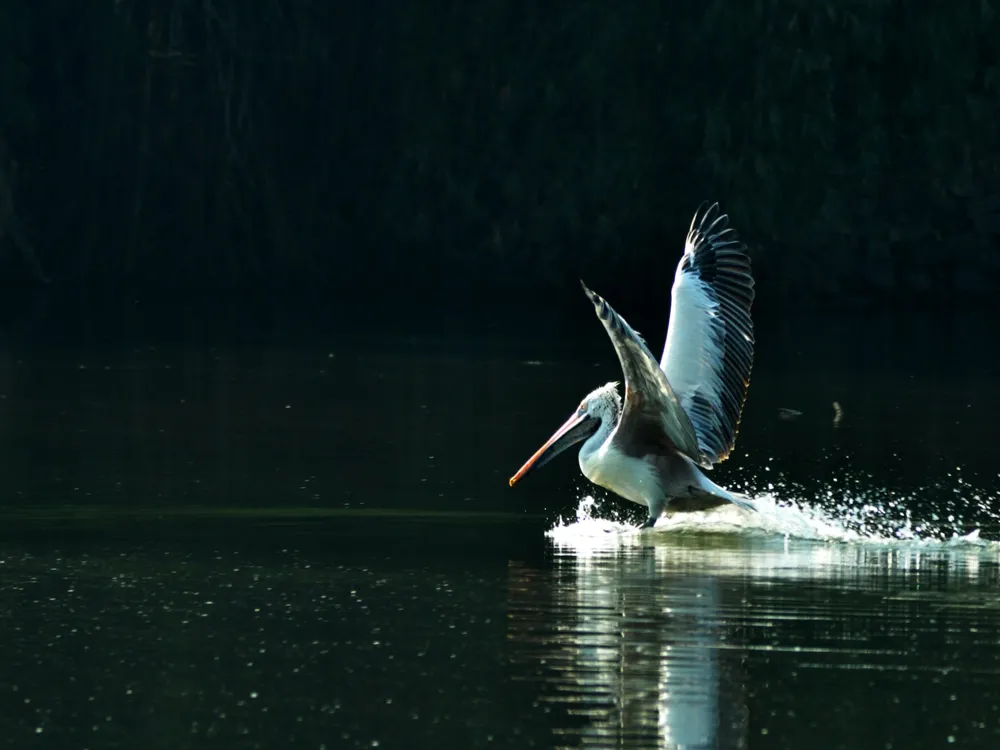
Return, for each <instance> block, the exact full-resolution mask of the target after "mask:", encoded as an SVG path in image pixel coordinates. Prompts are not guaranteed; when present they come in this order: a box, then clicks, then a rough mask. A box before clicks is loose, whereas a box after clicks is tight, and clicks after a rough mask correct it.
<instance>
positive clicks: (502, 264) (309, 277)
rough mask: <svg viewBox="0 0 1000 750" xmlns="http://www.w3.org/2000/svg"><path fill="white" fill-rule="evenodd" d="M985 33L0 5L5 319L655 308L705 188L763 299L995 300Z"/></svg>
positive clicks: (119, 1) (658, 5)
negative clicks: (233, 309)
mask: <svg viewBox="0 0 1000 750" xmlns="http://www.w3.org/2000/svg"><path fill="white" fill-rule="evenodd" d="M998 39H1000V23H998V21H997V15H996V11H995V9H994V7H993V5H992V4H991V3H987V2H983V3H958V4H954V3H947V4H931V3H926V4H913V3H904V2H902V0H865V1H864V2H860V1H853V2H836V3H834V2H826V3H815V2H806V1H805V0H758V1H757V2H732V1H731V0H730V1H729V2H722V1H720V0H716V1H711V2H703V3H678V2H672V1H671V2H668V1H666V0H664V1H663V2H647V3H626V4H621V3H610V2H608V3H601V2H546V3H533V2H518V1H516V0H461V1H460V2H458V1H452V2H448V1H446V0H443V1H442V2H414V1H412V0H409V1H408V0H393V1H392V2H390V1H389V0H371V1H369V2H364V3H331V2H327V1H326V0H33V1H32V2H30V3H26V2H15V1H14V0H5V1H4V2H2V3H0V157H2V158H0V250H2V253H0V281H2V283H3V284H5V286H6V287H7V291H6V293H5V294H4V298H5V302H4V309H5V310H6V317H7V318H8V319H9V316H10V313H11V310H14V311H22V310H23V309H25V306H26V305H29V304H31V301H32V300H34V299H36V298H37V297H38V296H39V295H44V296H46V298H48V299H56V300H63V299H73V300H80V302H81V304H82V305H83V307H82V308H81V309H84V310H92V309H95V308H97V307H100V306H101V305H111V306H112V307H114V304H117V303H111V302H109V300H113V299H118V298H119V297H123V298H135V297H137V296H141V298H142V299H143V300H146V301H152V300H155V299H160V298H162V299H163V300H164V302H165V304H167V305H168V306H169V305H170V304H172V301H177V300H179V299H181V298H184V299H187V300H194V299H201V300H203V301H204V302H206V304H207V302H208V301H212V303H213V304H217V303H218V302H219V300H225V299H230V300H241V302H240V304H243V305H245V307H247V308H250V309H253V308H259V307H262V306H268V305H274V304H278V303H276V302H275V301H276V300H288V302H287V303H284V302H283V303H281V304H287V305H292V306H293V307H294V308H295V309H297V310H302V309H305V308H303V307H302V306H303V305H306V306H307V308H308V306H309V305H312V304H313V303H315V305H317V307H316V308H315V309H309V310H308V311H307V312H305V313H303V316H304V317H310V316H313V315H317V314H327V315H328V314H330V313H331V312H332V313H336V312H337V311H338V310H342V309H344V308H343V307H342V306H343V305H344V304H345V302H348V301H349V302H350V303H351V304H353V305H355V306H361V308H363V309H364V310H366V311H368V312H372V313H374V312H382V313H383V314H385V315H386V316H387V317H388V318H390V319H392V318H393V317H395V318H397V319H398V318H399V317H400V315H399V313H400V310H406V311H407V318H408V319H410V318H411V317H412V316H413V315H415V314H417V313H419V312H421V311H427V310H431V309H437V310H440V309H444V310H451V311H459V310H466V309H469V308H470V307H472V306H478V307H479V308H484V307H485V308H487V309H489V308H490V307H495V306H496V305H497V304H498V300H499V301H500V303H501V304H503V301H504V298H503V297H499V298H498V297H497V296H496V295H498V294H499V295H503V294H511V293H516V294H517V295H518V296H517V297H516V299H517V300H518V301H519V302H521V303H523V304H526V305H531V304H541V303H542V302H544V303H545V304H549V305H555V306H556V307H560V306H564V305H565V304H569V303H570V302H571V303H572V305H573V306H572V309H573V310H574V313H576V312H578V311H579V307H578V304H579V300H578V299H577V297H578V295H579V290H578V288H577V286H576V283H577V281H576V280H577V277H578V276H581V275H582V276H584V277H585V278H587V279H588V280H590V281H591V283H592V285H594V286H595V288H597V289H599V290H600V291H601V292H602V293H604V294H605V295H606V296H608V297H609V298H611V299H615V300H619V304H622V303H621V301H622V300H623V299H627V300H629V302H628V303H627V304H626V305H624V306H625V307H627V308H628V309H629V310H631V311H632V313H633V315H634V316H638V317H639V318H640V319H642V316H644V315H649V314H652V313H655V314H656V315H657V318H659V317H660V316H661V315H662V313H661V310H662V307H663V302H664V298H665V289H666V287H667V286H668V285H669V283H670V282H671V280H672V275H673V269H674V266H675V264H676V261H677V257H678V255H679V253H680V251H681V247H682V242H683V236H684V232H685V231H686V228H687V224H688V222H689V220H690V216H691V214H692V212H693V211H694V209H695V208H696V207H697V205H698V204H699V203H700V202H701V201H702V200H703V199H706V198H707V199H713V200H719V201H721V202H722V205H723V207H724V209H726V210H727V211H728V212H729V213H730V214H731V216H732V218H733V221H734V223H735V225H736V226H737V227H738V228H739V229H740V230H741V232H742V234H743V235H744V237H745V238H746V239H747V241H748V242H749V243H750V244H751V247H752V253H753V258H754V262H755V269H756V274H757V277H758V288H759V290H760V296H759V298H758V300H759V301H758V305H757V315H758V316H767V315H768V314H769V313H770V312H772V311H781V310H787V309H788V308H790V307H795V308H813V309H822V310H831V309H834V310H840V309H845V308H864V309H873V308H886V309H890V310H899V309H903V310H909V309H914V308H929V309H936V310H940V309H949V310H953V309H957V308H976V309H980V308H982V307H983V306H991V305H993V304H994V303H995V302H994V301H995V295H994V293H993V290H994V289H995V288H996V282H997V280H998V277H1000V253H998V252H997V244H998V238H1000V126H998V123H1000V52H998V47H1000V43H998V41H997V40H998ZM43 279H49V280H50V283H48V284H45V283H43V281H42V280H43ZM43 289H44V291H42V290H43ZM510 299H511V298H510V297H507V298H506V301H507V302H508V303H509V301H510ZM291 300H294V303H293V302H292V301H291ZM404 305H405V307H404ZM442 306H443V307H442ZM206 310H207V312H205V313H204V314H201V313H199V317H201V318H205V317H212V313H211V310H210V309H208V308H206ZM114 314H115V315H118V314H119V313H117V312H116V313H114Z"/></svg>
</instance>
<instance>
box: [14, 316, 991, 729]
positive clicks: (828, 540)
mask: <svg viewBox="0 0 1000 750" xmlns="http://www.w3.org/2000/svg"><path fill="white" fill-rule="evenodd" d="M619 307H621V308H626V306H625V305H619ZM622 312H625V313H626V314H627V310H626V309H622ZM593 323H594V325H593V331H592V333H593V336H592V337H591V336H586V335H583V334H582V333H578V334H576V335H575V336H571V337H567V336H563V335H560V334H561V332H560V331H558V330H556V331H554V330H552V329H544V330H543V331H536V332H534V333H533V334H531V335H506V336H505V335H501V334H498V333H496V332H491V333H490V335H488V336H481V337H474V336H470V335H468V334H462V335H458V334H439V335H436V336H434V337H428V336H421V335H412V336H398V335H397V336H388V335H360V334H356V333H353V334H352V335H350V336H346V335H342V334H336V333H331V334H329V335H318V334H315V333H302V334H300V335H298V336H294V335H270V336H264V335H260V336H249V335H248V336H246V337H245V338H244V339H240V338H239V337H236V336H230V337H229V338H228V339H226V338H224V339H223V340H222V341H221V342H219V341H210V340H207V338H208V337H206V339H205V340H194V339H197V337H194V336H192V337H191V338H192V341H188V342H186V343H182V344H177V343H174V344H164V343H162V341H157V340H153V339H154V338H155V337H149V339H148V340H147V339H144V338H143V336H141V335H138V336H133V337H131V338H130V339H128V340H115V341H108V340H105V339H104V338H102V337H101V336H99V335H94V336H93V337H91V338H89V339H86V340H81V341H70V342H64V343H61V344H59V345H54V344H48V345H45V346H42V345H40V344H36V343H31V342H30V341H29V340H26V339H25V338H23V337H22V338H20V339H19V340H18V341H16V342H8V343H7V344H6V345H4V346H2V347H0V462H2V464H0V468H2V471H3V480H2V485H0V486H2V490H3V499H2V509H0V515H2V521H3V523H2V525H0V643H3V645H4V648H3V650H2V652H0V730H2V731H0V744H3V745H5V746H9V747H18V748H31V747H39V748H41V747H73V748H111V747H144V748H147V747H148V748H159V747H163V748H186V747H191V748H201V747H206V748H214V747H218V748H243V747H246V748H253V747H260V748H273V747H282V748H285V747H287V748H298V747H303V748H322V747H325V748H354V747H359V748H361V747H364V748H370V747H383V748H386V747H400V748H414V747H434V748H437V747H442V746H447V747H511V748H524V747H655V748H674V747H678V748H679V747H684V748H702V747H704V748H714V747H719V748H743V747H753V748H770V747H775V748H801V747H812V748H868V747H871V748H930V747H946V746H958V747H984V748H994V747H998V746H1000V744H998V743H1000V632H998V630H1000V598H998V596H997V593H998V588H1000V580H998V579H1000V546H998V545H997V544H996V543H995V541H994V540H997V539H1000V528H998V523H997V514H998V512H1000V500H998V483H1000V479H998V473H997V472H998V470H1000V466H998V463H997V460H996V456H995V448H994V441H995V439H994V437H993V436H994V434H995V425H996V415H997V414H998V413H1000V394H998V393H997V391H996V389H995V386H994V384H995V383H996V382H997V376H998V375H1000V363H998V361H997V355H996V354H995V353H993V352H991V351H988V350H984V348H983V347H982V346H981V343H982V342H983V341H984V340H988V339H987V337H988V335H989V330H988V329H989V326H988V324H986V323H983V322H981V321H978V322H977V321H959V320H952V321H945V322H941V321H938V322H937V323H935V324H934V327H933V328H929V327H928V324H926V321H924V322H921V321H916V320H912V319H910V320H907V321H902V322H900V321H886V320H882V321H874V322H873V321H863V320H860V321H859V320H854V321H846V320H841V321H839V322H831V321H797V322H795V321H793V322H789V323H784V324H782V325H781V326H777V325H772V326H766V325H765V326H762V327H760V328H759V330H758V338H759V339H760V345H759V349H758V356H757V361H756V365H755V369H754V381H753V385H752V386H751V391H750V399H749V401H748V405H747V410H746V413H745V417H744V423H743V428H742V430H741V436H740V441H739V443H738V445H737V451H736V453H735V454H734V456H733V458H732V459H730V461H729V462H727V463H726V464H724V465H722V466H720V467H718V468H717V469H716V470H715V472H714V473H713V479H714V480H716V481H718V482H720V483H722V484H724V485H726V486H731V487H735V488H738V489H742V490H744V491H747V492H749V493H751V494H752V495H754V496H755V497H756V498H757V500H758V502H759V504H760V507H761V509H762V512H761V513H760V514H759V517H755V518H752V519H751V518H749V517H746V516H744V515H742V514H741V513H740V512H737V511H735V509H732V510H731V509H728V508H727V509H722V510H721V511H717V512H714V513H709V514H701V515H695V516H690V517H686V518H678V519H664V520H662V521H661V522H660V524H659V525H658V527H657V528H656V529H654V530H653V531H651V532H644V533H637V532H635V531H634V530H633V528H632V527H633V526H634V525H635V524H636V523H638V522H639V521H640V520H641V514H640V513H639V511H638V509H633V508H629V507H626V506H625V505H624V504H621V503H619V502H618V501H616V500H614V499H613V498H611V497H608V496H607V495H606V494H605V493H603V492H600V491H597V490H596V489H595V488H593V487H592V486H590V485H589V484H588V483H586V481H585V480H583V478H582V477H580V475H579V471H578V469H577V467H576V462H575V460H574V458H570V457H566V458H565V459H560V460H558V461H556V462H553V463H552V464H551V465H549V466H547V467H546V468H545V469H544V470H543V471H540V472H539V473H538V474H537V476H536V475H532V476H531V477H530V478H529V479H528V480H526V481H525V482H524V483H523V484H521V485H518V487H517V488H516V489H513V490H512V489H510V488H508V487H507V482H506V480H507V477H509V476H510V474H511V473H513V471H514V470H516V469H517V467H518V466H519V465H520V464H521V463H522V462H523V460H524V459H525V458H526V457H527V456H528V455H530V454H531V453H532V452H533V451H534V450H535V448H537V447H538V445H539V444H540V443H541V441H542V440H544V439H545V438H546V437H548V435H549V434H550V433H551V432H552V430H554V429H555V427H557V426H558V425H559V424H560V423H561V422H562V421H563V419H564V418H565V417H566V416H567V415H568V413H569V412H570V410H572V408H574V407H575V405H576V404H577V403H578V401H579V399H580V398H581V397H582V396H583V395H585V394H586V393H587V392H588V391H589V390H591V389H592V388H593V387H595V386H597V385H600V384H602V383H604V382H607V381H608V380H615V379H619V378H620V373H619V372H618V369H617V363H616V362H615V359H614V354H613V351H612V349H611V347H610V344H608V342H607V341H606V340H605V339H604V338H603V336H604V334H603V332H602V331H601V330H600V327H599V326H598V325H597V324H596V321H593ZM644 327H648V326H644ZM581 330H583V331H586V330H587V329H583V328H581ZM272 333H273V332H272ZM543 334H544V335H543ZM648 338H649V340H650V342H651V347H652V348H653V349H654V350H656V349H657V348H658V343H659V333H655V334H654V332H653V329H650V330H649V336H648ZM928 341H933V342H935V343H934V346H932V347H929V346H928ZM931 353H933V356H931ZM834 402H836V403H837V405H838V406H837V407H834V405H833V404H834ZM782 410H784V411H782Z"/></svg>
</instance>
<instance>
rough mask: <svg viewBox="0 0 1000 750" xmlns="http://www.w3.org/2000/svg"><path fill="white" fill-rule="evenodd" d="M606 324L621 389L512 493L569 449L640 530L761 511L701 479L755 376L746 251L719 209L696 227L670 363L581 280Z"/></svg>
mask: <svg viewBox="0 0 1000 750" xmlns="http://www.w3.org/2000/svg"><path fill="white" fill-rule="evenodd" d="M580 284H581V286H582V287H583V291H584V293H585V294H586V296H587V298H588V299H589V300H590V302H591V303H592V304H593V306H594V310H595V312H596V314H597V317H598V319H599V320H600V321H601V323H603V325H604V329H605V330H606V331H607V334H608V336H609V337H610V338H611V342H612V343H613V344H614V348H615V351H616V353H617V355H618V360H619V363H620V364H621V368H622V373H623V375H624V380H625V399H624V403H623V402H622V399H621V396H620V395H619V392H618V383H617V382H610V383H607V384H605V385H603V386H601V387H600V388H597V389H595V390H593V391H592V392H591V393H589V394H588V395H587V397H586V398H584V399H583V400H582V401H581V402H580V404H579V406H577V408H576V410H575V411H574V412H573V413H572V415H571V416H570V417H569V419H567V420H566V422H565V423H564V424H563V425H562V426H561V427H560V428H559V429H558V430H556V432H555V433H554V434H553V435H552V437H550V438H549V439H548V440H547V441H546V442H545V443H544V444H543V445H542V447H541V448H539V449H538V450H537V451H536V452H535V453H534V455H532V456H531V458H529V459H528V460H527V461H526V462H525V464H524V465H523V466H522V467H521V468H520V469H519V470H518V471H517V473H516V474H514V476H512V477H511V478H510V480H509V485H510V486H511V487H513V486H514V485H515V484H517V483H518V482H519V481H520V480H522V479H523V478H524V477H525V476H526V475H527V474H528V473H529V472H530V471H532V470H533V469H537V468H540V467H542V466H544V465H545V464H547V463H548V462H549V461H551V460H552V459H553V458H555V457H556V456H557V455H559V454H560V453H562V452H564V451H565V450H567V449H568V448H571V447H572V446H574V445H576V444H578V443H581V442H582V443H583V445H582V447H581V448H580V451H579V464H580V470H581V471H582V473H583V475H584V476H585V477H587V479H589V480H590V481H591V482H593V483H594V484H596V485H598V486H600V487H604V488H605V489H607V490H610V491H611V492H613V493H614V494H616V495H618V496H620V497H622V498H624V499H625V500H629V501H631V502H633V503H636V504H638V505H641V506H645V507H646V509H647V511H648V512H647V516H646V520H645V522H643V523H642V524H641V525H640V527H639V528H640V529H648V528H652V527H653V526H654V525H655V524H656V522H657V520H658V519H659V518H660V516H661V515H662V514H663V513H664V512H670V513H673V512H685V511H692V510H703V509H708V508H713V507H717V506H720V505H725V504H727V503H732V504H734V505H736V506H738V507H740V508H743V509H745V510H748V511H756V510H757V509H756V507H755V506H754V504H753V503H752V501H751V500H750V498H749V497H747V496H745V495H741V494H738V493H735V492H730V491H728V490H725V489H723V488H722V487H720V486H719V485H717V484H715V483H714V482H712V481H711V480H710V479H709V478H708V477H707V476H706V475H705V473H704V472H703V470H710V469H711V468H712V467H713V466H714V465H715V464H718V463H721V462H722V461H725V460H726V459H727V458H728V457H729V455H730V454H731V453H732V451H733V449H734V447H735V445H736V436H737V434H738V432H739V427H740V419H741V416H742V413H743V406H744V404H745V403H746V397H747V391H748V389H749V387H750V373H751V370H752V369H753V356H754V343H755V340H754V329H753V320H752V318H751V315H750V310H751V307H752V306H753V301H754V296H755V291H754V278H753V273H752V271H751V267H750V256H749V254H748V251H747V247H746V245H745V244H744V243H743V241H742V240H741V239H740V237H739V235H738V233H737V232H736V230H735V229H733V228H732V227H730V225H729V216H728V215H727V214H725V213H723V212H722V211H721V210H720V208H719V204H718V203H712V204H711V205H709V204H708V203H707V202H705V203H702V204H701V205H700V206H699V207H698V210H697V211H696V212H695V214H694V217H693V218H692V220H691V226H690V228H689V230H688V233H687V238H686V242H685V246H684V253H683V255H682V256H681V259H680V261H679V262H678V264H677V269H676V272H675V274H674V281H673V286H672V288H671V293H670V297H671V303H670V318H669V321H668V323H667V336H666V341H665V343H664V348H663V355H662V356H661V358H660V360H659V361H657V360H656V358H655V357H654V356H653V354H652V353H651V352H650V350H649V347H648V346H647V345H646V342H645V341H644V340H643V339H642V337H641V336H640V335H639V334H638V333H636V332H635V331H634V330H633V329H632V327H631V326H630V325H629V324H628V323H627V322H626V321H625V319H624V318H622V317H621V316H620V315H619V314H618V313H617V312H615V310H614V309H613V308H612V307H611V305H609V304H608V303H607V301H606V300H604V299H603V298H602V297H601V296H600V295H598V294H597V293H596V292H593V291H591V290H590V289H589V288H588V287H587V285H586V284H585V283H584V282H583V281H582V280H581V281H580Z"/></svg>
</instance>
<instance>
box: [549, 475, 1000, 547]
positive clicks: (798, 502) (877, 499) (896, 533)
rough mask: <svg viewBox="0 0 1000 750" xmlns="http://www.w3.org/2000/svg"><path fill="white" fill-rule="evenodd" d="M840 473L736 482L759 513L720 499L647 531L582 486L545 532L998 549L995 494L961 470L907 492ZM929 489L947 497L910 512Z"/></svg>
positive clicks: (567, 536)
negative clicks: (829, 482)
mask: <svg viewBox="0 0 1000 750" xmlns="http://www.w3.org/2000/svg"><path fill="white" fill-rule="evenodd" d="M839 479H840V481H839V482H838V483H837V485H836V486H833V487H827V488H825V489H824V490H822V491H821V492H820V493H818V495H817V494H815V493H814V495H813V496H814V497H815V498H816V499H815V500H807V499H805V498H806V497H807V492H806V491H805V490H804V488H802V487H798V486H796V485H795V484H794V483H791V482H786V481H782V480H779V482H778V483H777V484H776V483H774V482H768V483H767V485H766V489H765V490H764V491H755V489H754V488H753V487H752V485H751V483H747V484H745V485H743V486H735V487H734V489H737V490H740V491H743V492H746V493H747V494H748V495H749V496H750V497H751V498H752V499H753V501H754V504H755V505H756V506H757V509H758V512H757V513H751V512H748V511H744V510H742V509H740V508H737V507H736V506H734V505H725V506H721V507H719V508H713V509H711V510H708V511H702V512H695V513H679V514H676V515H672V516H670V515H668V516H664V517H663V518H661V519H660V520H659V521H658V522H657V524H656V526H655V528H654V529H653V530H652V531H647V532H640V531H639V530H638V529H637V528H636V525H635V523H634V522H627V521H625V520H623V518H622V512H621V507H622V506H620V505H619V504H618V503H619V501H617V500H615V499H609V500H607V501H601V500H598V499H596V498H595V497H594V496H593V495H590V494H586V495H584V496H583V497H581V498H580V501H579V503H578V505H577V508H576V516H575V518H572V519H563V518H559V519H558V520H557V521H556V523H555V525H554V526H553V527H552V528H551V529H550V530H549V531H548V533H547V535H548V536H549V538H551V539H552V540H553V541H555V542H557V543H568V544H574V545H575V544H580V543H582V544H592V543H594V542H599V540H602V539H604V540H607V539H608V538H609V537H612V538H617V537H629V536H634V535H638V534H641V533H645V534H653V535H658V534H665V533H674V534H677V533H710V534H743V535H746V534H758V535H760V534H762V535H767V536H774V535H777V536H783V537H786V538H795V539H804V540H812V541H821V542H853V543H859V542H860V543H867V544H880V545H885V544H890V545H897V546H898V545H900V544H905V545H907V546H919V547H924V548H927V547H953V546H956V545H957V546H977V547H984V548H991V549H996V550H997V551H1000V542H998V541H992V540H987V539H984V538H982V537H981V531H982V529H983V528H986V529H991V528H995V527H996V525H997V522H998V521H1000V513H998V512H997V511H996V510H994V509H993V508H994V507H996V506H1000V502H998V500H997V498H996V497H994V495H993V494H992V493H990V492H988V491H985V490H981V489H977V488H975V487H974V486H973V485H971V484H970V483H968V482H967V481H965V480H963V479H962V478H961V475H960V473H959V474H958V475H957V476H952V475H949V476H948V478H947V482H946V483H947V484H950V485H951V486H950V487H943V486H941V485H939V486H933V487H928V488H925V489H923V490H920V491H916V492H912V493H895V492H894V491H893V490H892V489H891V488H886V487H875V486H870V485H865V483H864V482H863V481H862V480H859V479H857V478H852V477H841V478H839ZM946 483H942V485H944V484H946ZM949 490H950V491H949ZM928 497H937V498H942V497H943V498H944V499H940V500H938V502H937V503H936V507H937V510H935V511H932V512H930V513H928V514H927V515H926V517H915V516H914V514H913V513H912V512H911V511H910V509H909V507H910V506H913V505H916V504H918V503H917V501H918V500H924V501H926V499H927V498H928ZM924 505H926V502H925V503H924ZM609 506H610V507H609ZM615 506H617V507H615Z"/></svg>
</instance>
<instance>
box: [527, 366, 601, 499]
mask: <svg viewBox="0 0 1000 750" xmlns="http://www.w3.org/2000/svg"><path fill="white" fill-rule="evenodd" d="M620 413H621V397H620V396H619V395H618V383H607V384H606V385H602V386H601V387H600V388H596V389H595V390H593V391H591V392H590V393H588V394H587V397H586V398H584V399H583V401H581V402H580V405H579V406H578V407H576V411H574V412H573V414H572V415H571V416H570V418H569V419H567V420H566V421H565V422H564V423H563V426H562V427H560V428H559V429H558V430H556V432H555V434H554V435H553V436H552V437H550V438H549V439H548V440H546V441H545V444H544V445H543V446H542V447H541V448H539V449H538V450H537V451H535V454H534V455H533V456H532V457H531V458H529V459H528V460H527V461H526V462H525V464H524V466H522V467H521V468H520V469H518V470H517V473H516V474H515V475H514V476H512V477H511V478H510V486H511V487H513V486H514V485H515V484H517V483H518V482H519V481H521V479H523V478H524V476H525V474H527V473H528V472H529V471H531V470H532V469H536V468H539V467H541V466H544V465H545V464H547V463H548V462H549V461H551V460H552V459H553V458H555V457H556V456H558V455H559V454H560V453H562V452H563V451H565V450H566V449H567V448H572V447H573V446H574V445H576V444H577V443H581V442H583V441H584V440H588V439H590V438H595V437H597V438H598V439H599V441H603V439H604V438H605V437H606V436H607V433H609V432H610V431H611V428H612V427H614V425H615V422H616V420H617V419H618V415H619V414H620Z"/></svg>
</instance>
